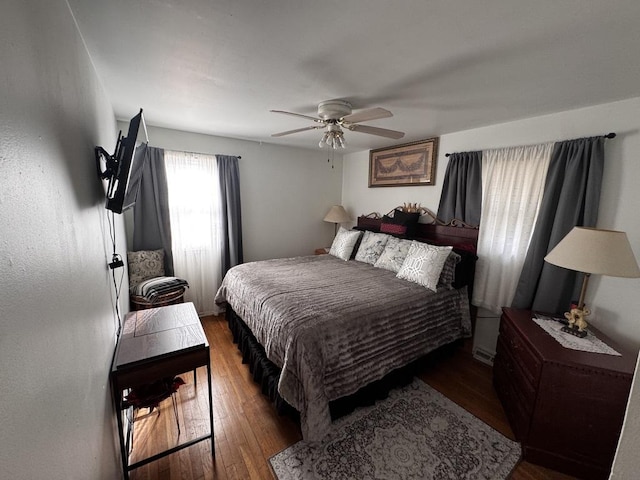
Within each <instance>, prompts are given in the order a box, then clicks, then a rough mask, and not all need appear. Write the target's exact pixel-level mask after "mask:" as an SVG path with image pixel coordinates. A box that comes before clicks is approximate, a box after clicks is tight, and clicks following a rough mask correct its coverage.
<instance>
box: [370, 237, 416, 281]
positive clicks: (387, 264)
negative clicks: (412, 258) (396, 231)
mask: <svg viewBox="0 0 640 480" xmlns="http://www.w3.org/2000/svg"><path fill="white" fill-rule="evenodd" d="M409 247H411V240H402V239H400V238H396V237H391V236H390V237H389V240H388V241H387V245H386V246H385V247H384V250H383V251H382V254H381V255H380V257H379V258H378V260H377V261H376V263H374V264H373V266H374V267H378V268H384V269H385V270H391V271H392V272H394V273H398V272H399V271H400V267H402V264H403V263H404V259H405V258H407V254H408V253H409Z"/></svg>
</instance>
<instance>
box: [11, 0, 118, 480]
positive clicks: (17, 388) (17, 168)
mask: <svg viewBox="0 0 640 480" xmlns="http://www.w3.org/2000/svg"><path fill="white" fill-rule="evenodd" d="M0 65H2V67H1V73H0V131H1V132H2V135H1V136H0V225H1V228H2V234H1V235H0V269H1V271H2V275H0V365H1V367H0V385H1V386H2V388H1V389H0V392H1V393H0V425H2V427H1V428H0V445H1V448H0V465H1V469H2V473H1V474H0V477H2V478H11V479H34V478H49V479H70V478H78V479H89V478H91V479H96V478H105V479H113V478H117V476H118V475H119V470H120V468H119V463H118V454H117V453H116V452H117V450H116V443H115V440H114V429H113V428H114V427H113V418H114V417H113V414H112V408H111V404H110V400H109V398H110V397H109V395H110V393H109V388H108V372H109V368H110V363H111V357H112V355H113V350H114V343H115V332H116V326H117V320H116V317H115V314H114V307H113V305H114V299H113V291H112V287H111V279H110V278H109V277H108V272H107V268H106V264H107V258H108V256H110V250H111V245H110V241H109V235H108V224H107V222H106V218H107V217H106V211H105V210H104V207H103V195H104V192H103V190H102V185H101V184H100V182H99V181H98V179H97V175H96V172H95V165H94V160H93V147H94V146H95V145H96V144H101V145H103V146H104V147H105V148H107V150H112V149H113V147H114V146H115V140H116V135H117V131H116V130H115V119H114V116H113V111H112V109H111V107H110V104H109V102H108V101H107V99H106V98H105V95H104V94H103V92H102V89H101V86H100V84H99V81H98V79H97V78H96V75H95V73H94V69H93V67H92V64H91V61H90V59H89V57H88V54H87V52H86V50H85V48H84V45H83V42H82V39H81V38H80V36H79V35H78V33H77V30H76V27H75V23H74V21H73V18H72V16H71V13H70V12H69V9H68V6H67V3H66V2H65V1H64V0H51V1H47V2H42V1H40V2H38V1H31V0H29V1H25V0H8V1H5V2H3V8H2V15H0ZM116 221H117V224H118V228H119V230H118V232H117V237H118V241H119V242H120V247H124V235H123V225H122V220H121V219H120V218H116ZM121 251H124V250H123V248H121ZM125 301H127V298H126V297H125V298H124V299H123V302H125Z"/></svg>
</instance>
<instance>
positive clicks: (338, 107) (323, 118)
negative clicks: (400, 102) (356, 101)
mask: <svg viewBox="0 0 640 480" xmlns="http://www.w3.org/2000/svg"><path fill="white" fill-rule="evenodd" d="M271 111H272V112H274V113H283V114H285V115H293V116H296V117H302V118H305V119H307V120H313V121H314V122H315V123H317V124H319V125H312V126H310V127H304V128H297V129H295V130H288V131H286V132H280V133H274V134H273V135H271V136H272V137H282V136H284V135H290V134H292V133H298V132H305V131H307V130H318V129H321V128H323V129H324V130H325V131H324V133H323V135H322V138H321V139H320V142H319V143H318V145H319V146H320V147H321V148H322V147H324V146H325V145H326V146H329V147H331V148H334V149H335V148H345V147H346V145H347V144H346V142H345V139H344V132H343V130H342V128H346V129H347V130H350V131H352V132H361V133H368V134H370V135H378V136H381V137H386V138H393V139H394V140H397V139H400V138H402V137H404V132H398V131H396V130H389V129H386V128H379V127H372V126H369V125H360V124H359V123H357V122H366V121H368V120H377V119H379V118H388V117H392V116H393V114H392V113H391V112H390V111H389V110H385V109H384V108H380V107H376V108H369V109H367V110H362V111H360V112H356V113H353V109H352V107H351V104H350V103H349V102H347V101H346V100H327V101H326V102H322V103H320V104H319V105H318V117H319V118H314V117H311V116H309V115H303V114H300V113H293V112H286V111H283V110H271Z"/></svg>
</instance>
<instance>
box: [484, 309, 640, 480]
mask: <svg viewBox="0 0 640 480" xmlns="http://www.w3.org/2000/svg"><path fill="white" fill-rule="evenodd" d="M531 316H532V313H531V312H530V311H527V310H516V309H511V308H504V309H503V314H502V318H501V320H500V334H499V336H498V345H497V348H496V357H495V360H494V366H493V384H494V387H495V389H496V391H497V393H498V397H499V398H500V401H501V402H502V405H503V407H504V409H505V412H506V414H507V417H508V419H509V423H510V424H511V427H512V429H513V431H514V434H515V435H516V438H517V440H518V441H519V442H521V443H522V447H523V452H524V458H525V460H527V461H529V462H532V463H536V464H539V465H543V466H546V467H549V468H552V469H554V470H557V471H560V472H564V473H567V474H569V475H574V476H577V477H580V478H587V479H590V478H594V479H601V478H602V479H606V478H608V476H609V471H610V469H611V464H612V462H613V457H614V454H615V451H616V447H617V444H618V437H619V436H620V430H621V428H622V422H623V419H624V414H625V410H626V406H627V399H628V397H629V390H630V388H631V380H632V378H633V372H634V368H635V360H636V354H635V353H634V352H630V351H629V350H628V349H624V348H623V347H622V346H620V345H619V344H617V343H615V342H614V341H613V340H611V339H609V338H607V337H606V336H605V335H604V334H602V333H601V332H599V331H597V330H596V329H594V328H591V327H589V329H590V330H591V331H592V332H593V333H594V334H595V335H596V336H597V337H598V338H599V339H600V340H602V341H603V342H605V343H606V344H607V345H609V346H610V347H612V348H614V349H615V350H617V351H618V352H620V353H621V354H622V356H613V355H606V354H601V353H589V352H583V351H578V350H572V349H569V348H565V347H563V346H562V345H560V343H558V342H557V341H556V340H555V339H554V338H553V337H552V336H551V335H549V334H548V333H547V332H545V331H544V330H543V329H542V328H541V327H540V326H538V325H537V324H536V323H535V322H534V321H533V320H532V319H531Z"/></svg>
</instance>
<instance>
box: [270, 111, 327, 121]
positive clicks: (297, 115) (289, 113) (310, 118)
mask: <svg viewBox="0 0 640 480" xmlns="http://www.w3.org/2000/svg"><path fill="white" fill-rule="evenodd" d="M270 112H273V113H284V114H285V115H293V116H294V117H301V118H306V119H307V120H313V121H314V122H318V123H324V120H322V119H321V118H317V117H310V116H309V115H303V114H301V113H293V112H285V111H284V110H270Z"/></svg>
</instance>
